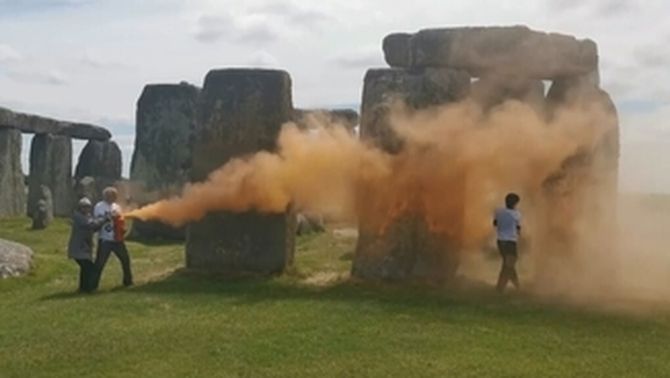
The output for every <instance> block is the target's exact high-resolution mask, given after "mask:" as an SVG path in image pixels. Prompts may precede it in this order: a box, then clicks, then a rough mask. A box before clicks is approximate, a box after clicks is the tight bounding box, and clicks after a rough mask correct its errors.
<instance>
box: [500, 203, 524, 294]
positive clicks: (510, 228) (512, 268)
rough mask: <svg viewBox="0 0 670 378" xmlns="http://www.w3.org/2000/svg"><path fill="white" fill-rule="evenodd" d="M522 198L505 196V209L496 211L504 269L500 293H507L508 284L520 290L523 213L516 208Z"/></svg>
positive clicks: (501, 276)
mask: <svg viewBox="0 0 670 378" xmlns="http://www.w3.org/2000/svg"><path fill="white" fill-rule="evenodd" d="M520 201H521V198H520V197H519V196H518V195H517V194H515V193H509V194H508V195H507V196H505V207H504V208H499V209H497V210H496V211H495V216H494V219H493V225H494V226H495V227H496V233H497V238H498V250H499V251H500V255H501V256H502V268H501V269H500V275H499V277H498V285H497V286H496V288H497V289H498V291H499V292H501V293H502V292H503V291H505V287H506V286H507V282H509V281H512V284H513V285H514V286H515V287H516V288H517V289H519V276H518V275H517V273H516V261H517V258H518V253H517V243H518V240H519V234H520V233H521V213H520V212H519V211H518V210H516V206H517V205H518V204H519V202H520Z"/></svg>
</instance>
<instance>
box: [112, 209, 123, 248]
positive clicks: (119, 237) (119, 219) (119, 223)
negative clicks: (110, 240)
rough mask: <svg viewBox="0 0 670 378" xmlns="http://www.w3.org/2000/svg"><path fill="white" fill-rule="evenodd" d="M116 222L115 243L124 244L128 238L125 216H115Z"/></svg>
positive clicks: (114, 220)
mask: <svg viewBox="0 0 670 378" xmlns="http://www.w3.org/2000/svg"><path fill="white" fill-rule="evenodd" d="M113 222H114V241H117V242H122V241H124V240H125V237H126V220H125V218H124V217H123V214H115V215H114V218H113Z"/></svg>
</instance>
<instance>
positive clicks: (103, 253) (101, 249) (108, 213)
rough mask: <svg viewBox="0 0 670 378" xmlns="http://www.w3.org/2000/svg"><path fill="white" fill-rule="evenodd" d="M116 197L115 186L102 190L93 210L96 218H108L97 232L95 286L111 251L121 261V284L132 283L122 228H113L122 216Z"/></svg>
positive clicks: (98, 282)
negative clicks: (100, 199)
mask: <svg viewBox="0 0 670 378" xmlns="http://www.w3.org/2000/svg"><path fill="white" fill-rule="evenodd" d="M117 197H118V192H117V191H116V189H115V188H112V187H109V188H106V189H105V190H104V191H103V192H102V198H103V200H102V201H100V202H98V203H97V204H96V205H95V209H94V210H93V215H94V216H95V217H96V218H97V219H107V220H109V221H108V222H107V223H105V225H104V226H103V227H102V229H100V232H99V233H98V249H97V254H96V257H95V267H96V269H97V279H96V281H95V287H96V288H97V287H98V285H99V284H100V278H101V277H102V271H103V269H104V268H105V264H107V260H108V259H109V255H110V254H111V253H114V254H115V255H116V257H117V258H118V259H119V261H120V262H121V268H122V269H123V286H132V284H133V274H132V271H131V269H130V256H129V255H128V249H127V248H126V243H125V241H124V240H123V231H124V230H118V229H116V230H115V227H116V228H118V225H117V222H116V220H117V219H119V217H121V216H122V214H121V207H120V206H119V205H118V204H117V203H116V200H117ZM119 235H121V237H119Z"/></svg>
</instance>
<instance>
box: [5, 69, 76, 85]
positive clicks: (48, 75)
mask: <svg viewBox="0 0 670 378" xmlns="http://www.w3.org/2000/svg"><path fill="white" fill-rule="evenodd" d="M7 76H9V77H10V78H11V79H13V80H16V81H19V82H23V83H31V84H44V85H56V86H59V85H65V84H67V82H68V78H67V76H65V74H64V73H62V72H61V71H59V70H56V69H51V70H47V71H45V72H42V71H38V70H12V71H9V72H8V73H7Z"/></svg>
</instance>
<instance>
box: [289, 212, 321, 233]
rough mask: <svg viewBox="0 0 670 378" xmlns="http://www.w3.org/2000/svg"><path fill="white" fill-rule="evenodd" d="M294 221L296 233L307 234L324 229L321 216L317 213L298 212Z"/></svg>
mask: <svg viewBox="0 0 670 378" xmlns="http://www.w3.org/2000/svg"><path fill="white" fill-rule="evenodd" d="M296 222H297V223H296V235H307V234H313V233H318V232H324V231H325V230H326V226H325V224H324V222H323V217H321V216H318V215H314V214H307V213H298V214H297V216H296Z"/></svg>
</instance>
